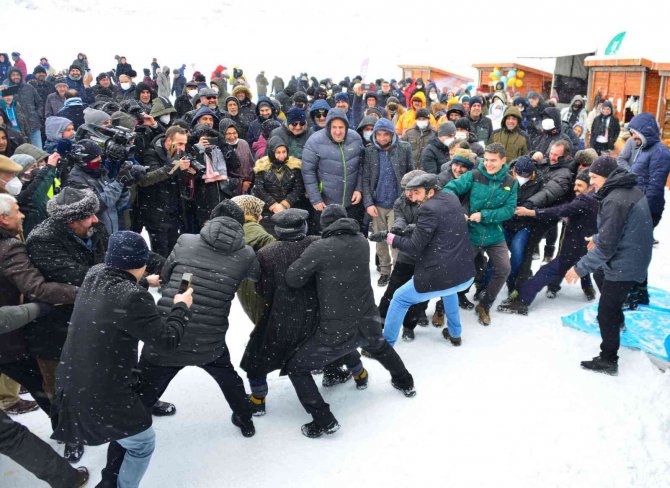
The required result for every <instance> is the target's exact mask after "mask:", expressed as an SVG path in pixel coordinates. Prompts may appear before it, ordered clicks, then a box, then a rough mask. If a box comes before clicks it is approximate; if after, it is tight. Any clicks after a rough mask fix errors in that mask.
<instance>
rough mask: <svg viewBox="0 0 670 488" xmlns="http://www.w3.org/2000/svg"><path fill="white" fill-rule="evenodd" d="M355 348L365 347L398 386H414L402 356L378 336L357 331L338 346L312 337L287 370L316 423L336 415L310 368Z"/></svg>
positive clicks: (331, 360) (332, 418) (321, 423)
mask: <svg viewBox="0 0 670 488" xmlns="http://www.w3.org/2000/svg"><path fill="white" fill-rule="evenodd" d="M358 347H362V348H364V349H365V350H366V351H368V352H369V353H370V355H372V357H373V358H375V359H376V360H377V361H379V362H380V363H381V365H382V366H384V368H386V369H387V370H388V371H389V372H390V373H391V377H392V378H393V379H394V380H395V381H396V382H397V383H398V384H399V385H401V386H408V387H409V386H413V384H414V380H413V378H412V375H411V374H410V373H409V371H407V368H405V364H404V363H403V362H402V359H400V356H398V353H397V352H396V351H395V349H393V348H392V347H391V346H390V345H389V343H388V342H386V340H384V337H383V336H381V335H378V336H376V337H371V338H366V337H364V336H363V335H362V334H360V332H359V333H358V334H357V335H356V337H354V338H353V339H351V340H350V341H347V342H345V343H344V344H341V345H337V346H327V345H324V344H322V343H320V342H319V341H318V340H317V339H316V338H314V337H313V338H311V339H310V340H309V341H307V342H306V343H305V344H304V345H303V346H302V347H301V348H300V349H299V350H298V351H297V352H296V354H295V356H293V358H292V359H291V361H290V362H289V363H288V365H287V369H288V377H289V379H290V380H291V383H293V387H294V388H295V392H296V393H297V395H298V399H299V400H300V403H301V404H302V406H303V407H304V408H305V410H306V411H307V413H309V414H310V415H311V416H312V418H314V420H315V421H316V422H317V423H318V424H320V425H327V424H328V423H330V422H331V421H332V420H335V417H334V416H333V414H332V413H331V411H330V406H329V405H328V404H327V403H326V402H325V401H324V399H323V397H322V396H321V393H319V389H318V388H317V386H316V383H315V382H314V378H312V375H311V371H314V370H316V369H321V368H322V367H323V366H324V365H326V364H328V363H332V362H333V361H335V360H337V359H339V358H342V357H345V356H347V355H349V354H350V353H352V352H353V351H354V350H356V349H357V348H358Z"/></svg>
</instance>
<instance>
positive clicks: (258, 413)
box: [249, 394, 265, 417]
mask: <svg viewBox="0 0 670 488" xmlns="http://www.w3.org/2000/svg"><path fill="white" fill-rule="evenodd" d="M249 403H251V415H253V416H254V417H262V416H263V415H265V398H258V397H255V396H254V395H253V394H252V395H249Z"/></svg>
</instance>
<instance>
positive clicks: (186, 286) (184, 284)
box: [179, 273, 193, 294]
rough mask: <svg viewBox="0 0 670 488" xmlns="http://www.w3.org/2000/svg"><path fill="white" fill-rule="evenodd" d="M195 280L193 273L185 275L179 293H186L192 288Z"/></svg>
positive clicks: (182, 277)
mask: <svg viewBox="0 0 670 488" xmlns="http://www.w3.org/2000/svg"><path fill="white" fill-rule="evenodd" d="M192 280H193V274H192V273H184V274H183V275H181V283H179V293H180V294H181V293H186V290H188V289H189V288H191V281H192Z"/></svg>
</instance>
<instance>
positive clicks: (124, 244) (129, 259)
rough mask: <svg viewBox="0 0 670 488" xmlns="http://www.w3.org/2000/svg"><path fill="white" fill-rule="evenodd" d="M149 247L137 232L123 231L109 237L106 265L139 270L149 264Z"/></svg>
mask: <svg viewBox="0 0 670 488" xmlns="http://www.w3.org/2000/svg"><path fill="white" fill-rule="evenodd" d="M148 259H149V247H148V246H147V242H146V241H145V240H144V237H142V236H141V235H139V234H138V233H137V232H132V231H130V230H121V231H118V232H114V233H113V234H112V235H111V236H110V237H109V243H108V245H107V253H106V254H105V264H106V265H107V266H111V267H113V268H118V269H138V268H141V267H143V266H144V265H146V264H147V260H148Z"/></svg>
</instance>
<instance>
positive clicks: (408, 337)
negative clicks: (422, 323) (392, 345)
mask: <svg viewBox="0 0 670 488" xmlns="http://www.w3.org/2000/svg"><path fill="white" fill-rule="evenodd" d="M402 340H403V341H406V342H412V341H413V340H414V329H410V328H409V327H403V328H402Z"/></svg>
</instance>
